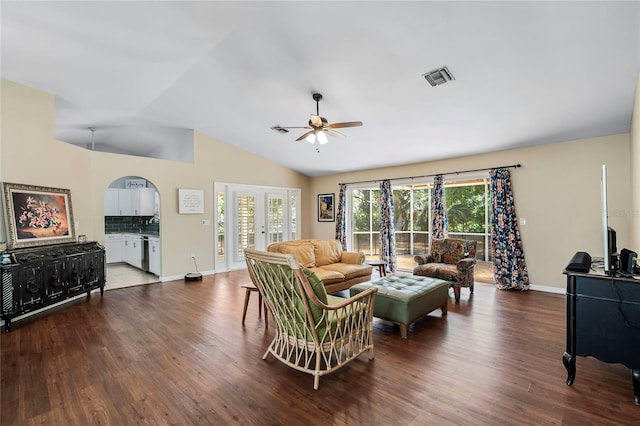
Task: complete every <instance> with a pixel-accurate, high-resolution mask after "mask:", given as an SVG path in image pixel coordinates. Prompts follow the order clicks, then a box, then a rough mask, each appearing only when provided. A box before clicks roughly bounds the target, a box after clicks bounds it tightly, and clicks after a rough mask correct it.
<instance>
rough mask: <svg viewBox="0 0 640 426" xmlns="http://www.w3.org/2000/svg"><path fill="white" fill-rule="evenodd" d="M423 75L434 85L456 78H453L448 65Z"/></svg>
mask: <svg viewBox="0 0 640 426" xmlns="http://www.w3.org/2000/svg"><path fill="white" fill-rule="evenodd" d="M422 76H423V77H424V78H425V79H426V80H427V81H428V82H429V84H430V85H431V86H433V87H436V86H440V85H441V84H445V83H446V82H448V81H451V80H455V78H453V74H451V71H449V69H448V68H447V67H442V68H438V69H435V70H433V71H429V72H428V73H426V74H422Z"/></svg>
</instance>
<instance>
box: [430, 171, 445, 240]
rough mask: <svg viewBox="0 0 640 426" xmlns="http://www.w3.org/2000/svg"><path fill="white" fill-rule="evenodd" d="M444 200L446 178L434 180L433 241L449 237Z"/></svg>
mask: <svg viewBox="0 0 640 426" xmlns="http://www.w3.org/2000/svg"><path fill="white" fill-rule="evenodd" d="M445 206H446V203H445V199H444V178H443V177H442V175H437V176H436V177H435V178H433V196H432V197H431V239H434V238H445V237H446V236H447V210H446V208H445Z"/></svg>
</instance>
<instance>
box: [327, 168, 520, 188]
mask: <svg viewBox="0 0 640 426" xmlns="http://www.w3.org/2000/svg"><path fill="white" fill-rule="evenodd" d="M518 167H522V166H521V165H520V164H512V165H510V166H500V167H485V168H482V169H472V170H461V171H458V172H449V173H434V174H432V175H420V176H406V177H398V178H393V179H388V180H390V181H391V180H405V179H418V178H428V177H433V176H438V175H459V174H461V173H471V172H483V171H485V170H491V169H512V168H516V169H517V168H518ZM381 180H387V179H376V180H361V181H358V182H344V183H339V184H338V185H355V184H357V183H374V182H380V181H381Z"/></svg>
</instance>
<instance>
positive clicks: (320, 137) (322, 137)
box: [317, 131, 329, 145]
mask: <svg viewBox="0 0 640 426" xmlns="http://www.w3.org/2000/svg"><path fill="white" fill-rule="evenodd" d="M317 136H318V142H320V145H324V144H325V143H327V142H329V140H328V139H327V135H326V134H325V133H324V132H322V131H320V132H318V135H317Z"/></svg>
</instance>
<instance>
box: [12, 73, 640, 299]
mask: <svg viewBox="0 0 640 426" xmlns="http://www.w3.org/2000/svg"><path fill="white" fill-rule="evenodd" d="M639 81H640V76H639ZM639 86H640V84H639ZM0 89H1V95H2V102H1V104H0V105H1V107H2V122H1V132H0V180H2V181H7V182H16V183H25V184H33V185H42V186H53V187H60V188H69V189H71V192H72V197H73V208H74V216H75V220H76V222H77V223H78V224H79V230H78V233H82V234H87V235H88V237H89V238H90V239H92V240H97V241H100V242H102V241H104V217H103V195H104V190H105V189H106V188H107V187H108V186H109V184H110V183H111V182H112V181H114V180H115V179H117V178H119V177H122V176H129V175H132V176H141V177H144V178H146V179H148V180H149V181H151V182H152V183H153V184H154V185H155V186H156V188H157V189H158V191H159V193H160V197H161V216H162V221H161V234H162V275H163V276H169V277H171V276H178V275H181V274H184V273H185V272H188V271H190V270H191V269H192V264H191V262H190V258H189V254H190V253H192V252H195V253H196V255H197V256H198V266H199V267H200V270H203V271H208V270H213V229H212V226H208V227H204V226H202V224H201V223H202V219H209V220H210V221H211V223H214V221H213V211H212V208H211V206H212V200H213V183H214V182H215V181H220V182H229V183H243V184H256V185H267V186H282V187H294V188H301V189H302V216H303V221H302V236H303V237H305V238H310V237H317V238H333V237H334V233H335V223H334V222H317V221H316V199H315V197H316V195H317V194H319V193H329V192H334V193H336V196H337V192H338V183H339V182H351V181H360V180H376V179H384V178H391V179H392V178H396V177H404V176H417V175H425V174H434V173H447V172H452V171H457V170H467V169H475V168H481V167H495V166H501V165H509V164H514V163H521V164H522V166H523V167H521V168H519V169H514V170H513V172H512V174H513V182H514V187H515V198H516V206H517V213H518V215H519V216H520V217H524V218H526V220H527V224H526V226H523V227H522V228H521V232H522V237H523V243H524V250H525V255H526V258H527V262H528V266H529V273H530V277H531V283H532V285H534V286H549V287H554V288H557V289H561V288H563V287H564V276H563V275H562V273H561V272H562V270H563V268H564V266H566V263H567V262H568V260H569V259H570V257H571V256H572V255H573V253H575V252H576V251H587V252H589V253H591V254H592V256H602V249H601V236H600V189H599V188H600V166H601V164H603V163H606V164H608V165H609V191H610V196H609V208H610V213H611V215H612V217H611V219H610V223H611V225H612V226H613V227H614V228H615V229H616V230H617V232H618V248H622V247H635V248H637V249H640V247H638V242H640V237H639V236H638V233H639V232H640V225H638V221H639V220H640V218H639V216H640V215H639V214H638V212H639V211H640V209H639V203H640V200H639V198H640V197H639V196H635V197H634V200H633V201H632V199H631V197H630V195H629V194H631V193H633V194H635V193H637V192H638V188H640V181H639V179H640V176H639V174H640V159H639V157H640V148H639V146H640V142H639V138H640V130H638V128H639V126H640V123H639V121H640V120H638V111H640V106H639V103H640V92H639V94H638V95H637V96H636V102H635V114H634V121H633V125H632V132H631V135H629V134H623V135H614V136H607V137H602V138H594V139H585V140H580V141H571V142H563V143H558V144H550V145H544V146H537V147H529V148H521V149H513V150H508V151H502V152H496V153H491V154H483V155H474V156H469V157H462V158H456V159H450V160H443V161H434V162H428V163H419V164H412V165H406V166H398V167H389V168H381V169H376V170H367V171H360V172H353V173H344V174H337V175H331V176H324V177H319V178H313V179H312V178H309V177H306V176H303V175H300V174H298V173H295V172H292V171H290V170H288V169H286V168H284V167H282V166H279V165H277V164H275V163H272V162H269V161H267V160H264V159H261V158H258V157H256V156H254V155H252V154H249V153H247V152H244V151H242V150H240V149H238V148H235V147H233V146H231V145H228V144H224V143H222V142H220V141H218V140H216V139H214V138H210V137H208V136H206V135H203V134H199V133H196V134H195V148H194V150H195V151H194V152H195V155H194V157H195V163H194V164H186V163H178V162H171V161H166V160H157V159H148V158H141V157H130V156H122V155H116V154H108V153H100V152H92V151H87V150H85V149H82V148H78V147H75V146H72V145H69V144H66V143H62V142H59V141H56V140H55V139H54V137H53V134H54V98H53V96H52V95H51V94H48V93H43V92H40V91H37V90H34V89H31V88H28V87H25V86H22V85H19V84H16V83H13V82H10V81H6V80H2V84H1V87H0ZM639 90H640V89H639ZM632 147H633V149H632ZM631 153H632V155H633V157H632V159H631V155H630V154H631ZM257 171H259V172H257ZM178 188H201V189H203V190H204V191H205V202H206V204H207V207H208V208H207V209H206V211H205V214H204V215H178V214H177V189H178ZM632 188H634V190H633V191H632ZM2 214H3V213H2V212H1V211H0V215H2ZM2 220H4V218H2ZM632 228H633V231H632ZM5 238H6V236H5V235H4V228H3V227H2V226H0V241H2V240H4V239H5ZM634 240H635V242H634ZM634 244H635V245H634Z"/></svg>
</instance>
